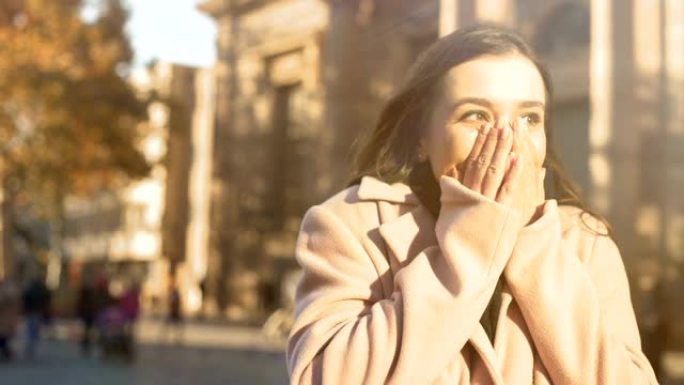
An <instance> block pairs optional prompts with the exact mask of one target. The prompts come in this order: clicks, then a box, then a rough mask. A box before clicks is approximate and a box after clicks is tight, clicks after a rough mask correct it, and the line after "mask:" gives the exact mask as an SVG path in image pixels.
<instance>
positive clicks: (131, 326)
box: [119, 284, 140, 351]
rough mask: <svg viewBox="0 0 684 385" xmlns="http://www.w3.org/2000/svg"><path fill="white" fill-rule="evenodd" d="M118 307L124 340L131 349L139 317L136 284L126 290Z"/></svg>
mask: <svg viewBox="0 0 684 385" xmlns="http://www.w3.org/2000/svg"><path fill="white" fill-rule="evenodd" d="M119 306H120V307H121V311H122V313H123V315H124V320H125V324H126V325H125V332H126V338H127V339H128V341H129V343H130V345H131V347H133V345H134V342H135V333H134V331H135V322H136V320H137V319H138V316H139V315H140V287H139V285H138V284H133V285H131V286H130V287H129V288H128V290H126V292H125V293H124V294H123V295H122V296H121V299H120V300H119ZM131 351H132V349H131Z"/></svg>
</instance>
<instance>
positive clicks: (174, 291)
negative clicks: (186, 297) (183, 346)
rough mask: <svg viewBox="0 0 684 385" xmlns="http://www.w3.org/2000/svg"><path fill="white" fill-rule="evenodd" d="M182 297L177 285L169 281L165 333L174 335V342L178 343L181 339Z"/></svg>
mask: <svg viewBox="0 0 684 385" xmlns="http://www.w3.org/2000/svg"><path fill="white" fill-rule="evenodd" d="M182 302H183V301H182V297H181V294H180V291H179V290H178V286H177V285H176V284H175V283H171V287H170V288H169V303H168V315H167V318H166V328H167V335H171V336H175V340H176V341H175V342H176V343H177V344H179V343H180V342H181V341H182V339H183V309H182ZM171 340H172V339H171Z"/></svg>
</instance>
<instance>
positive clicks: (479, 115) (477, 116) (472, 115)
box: [461, 111, 487, 121]
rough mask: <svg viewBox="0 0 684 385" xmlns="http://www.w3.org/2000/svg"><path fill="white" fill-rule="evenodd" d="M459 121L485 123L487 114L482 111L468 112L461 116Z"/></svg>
mask: <svg viewBox="0 0 684 385" xmlns="http://www.w3.org/2000/svg"><path fill="white" fill-rule="evenodd" d="M461 120H466V121H486V120H487V114H486V113H485V112H483V111H470V112H466V113H465V114H463V117H462V118H461Z"/></svg>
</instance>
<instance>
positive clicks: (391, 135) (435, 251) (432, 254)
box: [287, 27, 656, 385]
mask: <svg viewBox="0 0 684 385" xmlns="http://www.w3.org/2000/svg"><path fill="white" fill-rule="evenodd" d="M550 97H551V89H550V83H549V78H548V76H547V73H546V72H545V70H544V69H543V68H542V66H541V65H540V64H539V63H538V62H537V61H536V60H535V58H534V56H533V54H532V52H531V50H530V48H529V47H528V46H527V45H526V44H525V43H524V42H523V41H522V40H521V39H520V38H519V37H518V36H516V35H514V34H512V33H509V32H506V31H502V30H499V29H496V28H489V27H478V28H473V29H468V30H462V31H458V32H456V33H454V34H451V35H449V36H446V37H444V38H442V39H440V40H439V41H437V42H436V43H435V44H433V45H432V46H431V47H430V48H429V49H428V50H427V51H426V52H425V53H424V54H423V55H422V56H421V57H420V58H419V59H418V61H417V63H416V64H415V65H414V67H413V69H412V71H411V72H410V74H409V76H408V80H407V81H406V83H405V84H404V86H403V87H401V88H400V89H399V91H398V93H397V95H396V96H395V97H394V98H393V99H391V100H390V101H389V103H388V104H387V105H386V106H385V108H384V110H383V111H382V114H381V116H380V119H379V122H378V124H377V126H376V128H375V130H374V131H373V133H372V135H371V136H370V139H369V141H368V143H367V144H366V145H365V147H363V148H362V149H361V151H360V153H359V157H358V160H359V161H358V165H357V169H356V173H355V179H354V182H353V183H352V186H351V187H349V188H348V189H346V190H344V191H342V192H340V193H339V194H337V195H335V196H334V197H332V198H330V199H329V200H327V201H326V202H325V203H323V204H321V205H318V206H315V207H313V208H311V209H310V210H309V211H308V213H307V214H306V216H305V218H304V220H303V223H302V227H301V231H300V234H299V239H298V242H297V250H296V256H297V260H298V261H299V263H300V264H301V266H302V267H303V269H304V275H303V278H302V280H301V282H300V284H299V287H298V291H297V299H296V301H297V307H296V320H295V324H294V328H293V330H292V333H291V335H290V340H289V345H288V351H287V359H288V369H289V372H290V379H291V382H292V383H293V384H324V385H333V384H344V385H355V384H409V385H416V384H515V385H519V384H581V385H587V384H620V385H624V384H654V383H656V379H655V377H654V375H653V370H652V369H651V366H650V365H649V363H648V361H647V360H646V358H645V357H644V355H643V354H642V352H641V347H640V339H639V334H638V330H637V325H636V321H635V317H634V310H633V308H632V304H631V302H630V297H629V287H628V283H627V277H626V274H625V269H624V266H623V263H622V259H621V257H620V253H619V251H618V249H617V247H616V245H615V243H614V242H613V240H612V239H611V237H610V234H609V230H608V229H609V227H608V226H607V225H606V224H605V222H604V221H603V220H602V219H600V217H598V216H597V215H593V214H591V213H589V212H588V211H587V209H586V208H585V206H584V205H583V204H582V202H581V201H580V200H579V199H578V194H576V190H575V189H574V188H573V187H572V183H570V181H569V180H568V178H567V177H566V176H565V174H564V173H563V169H562V168H561V166H560V165H559V163H558V162H557V160H556V158H555V157H554V155H553V151H552V150H551V148H550V144H551V141H550V134H551V133H550V128H549V123H548V122H549V118H550V116H549V115H550ZM547 170H548V176H549V177H550V179H551V180H552V181H553V182H554V183H553V185H554V189H553V190H554V191H551V192H549V193H548V195H549V196H550V197H553V199H545V198H546V195H547V194H546V192H545V188H544V179H545V175H546V173H547V172H546V171H547Z"/></svg>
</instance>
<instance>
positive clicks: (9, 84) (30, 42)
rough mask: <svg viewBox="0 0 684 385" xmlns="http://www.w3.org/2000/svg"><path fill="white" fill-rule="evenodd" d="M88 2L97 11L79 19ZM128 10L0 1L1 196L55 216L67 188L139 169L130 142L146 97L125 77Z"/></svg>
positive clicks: (110, 2) (110, 1)
mask: <svg viewBox="0 0 684 385" xmlns="http://www.w3.org/2000/svg"><path fill="white" fill-rule="evenodd" d="M85 5H89V6H95V7H97V8H98V9H99V13H98V16H96V17H94V18H92V20H85V19H84V18H83V17H82V11H83V7H84V6H85ZM127 17H128V13H127V10H126V9H125V8H124V6H123V5H122V1H121V0H99V2H97V3H93V2H90V3H89V4H85V3H84V0H59V1H55V0H3V1H2V2H1V3H0V182H1V183H2V185H1V187H2V188H3V190H4V196H5V200H7V199H9V200H10V201H11V202H19V203H20V204H22V205H30V206H31V207H34V208H38V209H39V210H40V212H41V213H42V214H46V215H48V216H49V217H51V218H57V217H59V216H60V215H61V210H62V207H61V206H62V202H63V199H64V196H65V195H66V194H69V193H74V192H76V193H78V192H81V193H84V192H88V191H90V190H92V189H95V188H102V187H106V186H111V185H112V184H116V183H122V182H123V181H125V180H126V179H128V178H131V177H133V178H136V177H141V176H144V175H146V173H147V172H148V170H149V165H148V164H147V163H146V161H145V158H144V156H143V155H142V153H141V152H139V151H138V149H137V147H136V143H137V141H138V139H139V137H140V135H141V132H140V123H141V122H142V121H144V120H145V119H146V117H147V103H146V101H144V100H142V99H141V97H140V96H138V95H137V94H136V92H135V91H134V89H133V88H132V87H131V86H130V85H129V83H127V81H126V79H125V76H126V74H127V73H128V70H129V66H130V63H131V60H132V56H133V55H132V50H131V47H130V45H129V42H128V39H127V36H126V35H125V31H124V26H125V22H126V19H127ZM4 206H5V207H7V205H6V204H5V205H4ZM5 217H7V216H5Z"/></svg>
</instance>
